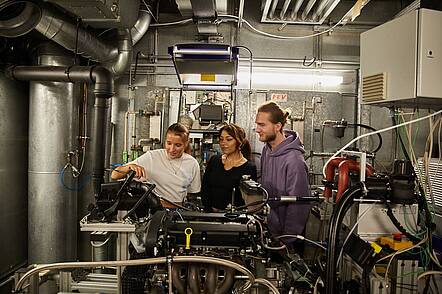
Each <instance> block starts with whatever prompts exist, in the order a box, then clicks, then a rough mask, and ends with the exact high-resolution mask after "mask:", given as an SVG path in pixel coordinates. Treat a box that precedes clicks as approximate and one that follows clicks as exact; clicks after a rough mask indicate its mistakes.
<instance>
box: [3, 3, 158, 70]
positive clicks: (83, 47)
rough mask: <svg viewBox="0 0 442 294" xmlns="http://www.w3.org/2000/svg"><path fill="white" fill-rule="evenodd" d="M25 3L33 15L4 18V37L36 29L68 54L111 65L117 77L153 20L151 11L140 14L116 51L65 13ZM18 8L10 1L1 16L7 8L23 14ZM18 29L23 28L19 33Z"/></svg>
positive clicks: (119, 42) (4, 6) (47, 6)
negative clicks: (134, 46) (30, 8)
mask: <svg viewBox="0 0 442 294" xmlns="http://www.w3.org/2000/svg"><path fill="white" fill-rule="evenodd" d="M23 2H24V3H26V6H25V9H26V8H28V7H32V8H33V9H32V10H29V9H27V10H26V11H28V10H29V11H31V12H32V13H30V12H28V13H22V14H20V15H19V16H17V17H14V16H9V15H7V16H3V15H1V17H0V18H3V19H4V21H2V22H0V35H2V36H8V37H16V36H19V35H21V34H23V33H27V32H28V31H30V30H32V28H34V27H35V29H36V30H37V31H38V32H40V33H41V34H43V36H45V37H46V38H48V39H49V40H52V41H54V42H56V43H57V44H59V45H61V46H62V47H64V48H66V49H67V50H70V51H72V52H75V51H77V53H78V54H80V55H82V56H83V57H85V58H88V59H91V60H94V61H98V62H101V63H108V65H107V66H108V68H109V69H110V70H111V71H112V73H113V74H115V75H120V74H123V73H124V72H125V71H126V70H127V69H128V68H129V67H130V64H131V62H132V51H133V50H132V48H133V45H135V44H136V43H137V42H138V41H139V40H140V39H141V38H142V37H143V36H144V34H145V33H146V32H147V30H148V29H149V26H150V22H151V19H152V16H151V15H150V13H148V12H147V11H144V10H142V11H139V14H138V20H137V21H136V23H135V24H134V26H133V27H132V28H131V29H130V30H128V29H121V32H119V33H118V46H117V47H115V46H111V45H108V44H107V43H106V42H103V41H102V40H100V39H99V38H98V37H96V36H95V35H94V34H93V33H91V32H89V31H88V30H86V29H84V28H83V27H81V26H79V25H78V23H77V22H75V21H74V20H72V19H69V18H66V15H65V14H64V13H63V12H61V11H60V10H58V9H56V8H55V7H53V6H51V5H48V4H46V3H39V4H38V5H37V4H35V3H33V2H30V1H23ZM14 5H15V7H14ZM18 5H20V3H18V2H17V3H14V2H13V1H6V3H5V4H4V5H2V6H0V13H1V12H2V9H5V8H9V9H16V10H19V9H20V6H18ZM11 7H12V8H11ZM37 7H38V9H37ZM5 10H6V9H5ZM40 14H41V15H40ZM7 17H10V18H9V19H8V18H7ZM16 27H23V28H21V29H20V30H17V29H16ZM77 37H78V39H77ZM76 47H77V48H76Z"/></svg>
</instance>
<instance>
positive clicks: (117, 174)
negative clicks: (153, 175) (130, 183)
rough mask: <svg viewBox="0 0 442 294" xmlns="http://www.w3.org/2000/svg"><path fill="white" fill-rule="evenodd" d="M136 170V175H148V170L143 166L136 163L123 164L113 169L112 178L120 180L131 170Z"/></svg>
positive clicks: (139, 176)
mask: <svg viewBox="0 0 442 294" xmlns="http://www.w3.org/2000/svg"><path fill="white" fill-rule="evenodd" d="M131 170H133V171H135V177H136V178H141V177H145V176H146V171H145V170H144V168H143V167H142V166H139V165H137V164H134V163H130V164H126V165H123V166H119V167H117V168H115V169H114V170H113V171H112V174H111V178H112V180H119V179H122V178H124V177H126V175H127V174H128V173H129V172H130V171H131Z"/></svg>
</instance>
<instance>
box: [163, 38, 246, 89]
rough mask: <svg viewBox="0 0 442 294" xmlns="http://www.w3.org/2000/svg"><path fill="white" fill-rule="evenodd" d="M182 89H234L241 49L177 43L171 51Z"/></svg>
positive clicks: (220, 45)
mask: <svg viewBox="0 0 442 294" xmlns="http://www.w3.org/2000/svg"><path fill="white" fill-rule="evenodd" d="M168 49H169V50H168V51H169V54H170V55H171V57H172V61H173V64H174V66H175V71H176V73H177V76H178V80H179V83H180V84H181V85H182V86H183V88H185V89H188V90H191V89H192V88H195V89H196V88H198V90H201V89H207V90H209V89H211V88H217V89H225V90H227V89H231V88H232V86H234V85H236V72H237V69H238V48H235V47H231V46H229V45H225V44H210V43H195V44H177V45H175V46H171V47H169V48H168Z"/></svg>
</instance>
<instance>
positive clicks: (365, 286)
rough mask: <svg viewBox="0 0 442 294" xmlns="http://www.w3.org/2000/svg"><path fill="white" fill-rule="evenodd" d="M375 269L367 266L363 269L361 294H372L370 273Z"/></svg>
mask: <svg viewBox="0 0 442 294" xmlns="http://www.w3.org/2000/svg"><path fill="white" fill-rule="evenodd" d="M372 269H373V267H368V266H365V267H364V268H363V269H362V281H361V284H362V285H361V290H362V291H361V293H362V294H370V293H371V291H370V290H371V287H370V286H371V285H370V272H371V270H372Z"/></svg>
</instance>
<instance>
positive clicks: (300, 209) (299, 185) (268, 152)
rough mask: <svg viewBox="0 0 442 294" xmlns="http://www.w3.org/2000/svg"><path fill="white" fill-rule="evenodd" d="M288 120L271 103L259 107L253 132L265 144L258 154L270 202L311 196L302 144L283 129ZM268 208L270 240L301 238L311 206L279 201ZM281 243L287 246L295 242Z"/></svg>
mask: <svg viewBox="0 0 442 294" xmlns="http://www.w3.org/2000/svg"><path fill="white" fill-rule="evenodd" d="M287 116H288V113H287V112H285V111H283V110H282V109H281V108H280V107H279V105H278V104H276V103H274V102H269V103H266V104H263V105H261V106H260V107H259V108H258V113H257V114H256V120H255V122H256V132H257V133H258V135H259V140H260V141H261V142H265V143H266V144H265V146H264V148H263V150H262V154H261V185H262V186H263V187H264V188H265V189H266V190H267V191H268V193H269V197H270V198H275V197H276V198H278V197H280V196H297V197H302V196H310V189H309V182H308V169H307V164H306V163H305V161H304V157H303V154H304V153H305V151H304V148H303V144H302V142H301V140H300V138H299V136H298V134H297V133H296V132H293V131H289V130H284V129H283V127H284V125H285V123H286V121H287ZM269 204H270V208H271V210H270V215H269V219H268V225H269V229H270V233H271V234H272V235H273V236H275V237H277V236H281V235H302V234H304V229H305V225H306V222H307V217H308V215H309V212H310V208H311V205H309V204H299V203H282V202H278V201H272V202H270V203H269ZM281 240H283V242H284V243H286V244H289V243H292V242H293V241H294V239H293V238H282V239H281Z"/></svg>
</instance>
